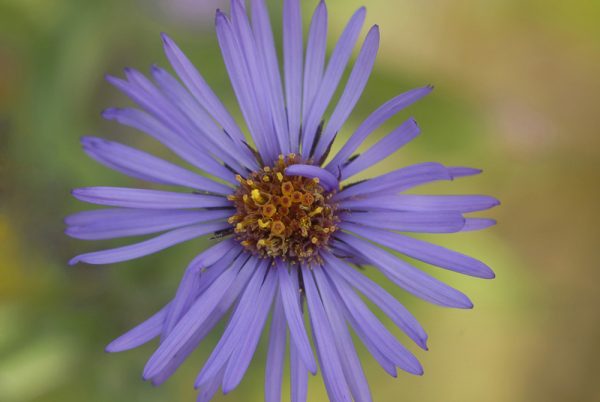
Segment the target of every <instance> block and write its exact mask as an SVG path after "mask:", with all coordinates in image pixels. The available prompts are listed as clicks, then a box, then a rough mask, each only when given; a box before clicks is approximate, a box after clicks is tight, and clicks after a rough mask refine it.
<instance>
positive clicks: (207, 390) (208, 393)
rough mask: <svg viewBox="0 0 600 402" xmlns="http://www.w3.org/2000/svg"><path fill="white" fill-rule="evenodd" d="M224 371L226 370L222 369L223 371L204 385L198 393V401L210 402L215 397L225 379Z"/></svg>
mask: <svg viewBox="0 0 600 402" xmlns="http://www.w3.org/2000/svg"><path fill="white" fill-rule="evenodd" d="M224 371H225V370H221V372H220V373H219V374H218V375H216V376H215V377H214V378H212V379H211V380H210V381H209V382H208V383H207V384H206V385H204V386H203V387H202V389H201V390H200V392H199V393H198V398H197V399H196V402H210V401H211V400H212V399H213V397H214V396H215V394H216V393H217V391H218V390H219V387H220V386H221V382H222V381H223V373H224Z"/></svg>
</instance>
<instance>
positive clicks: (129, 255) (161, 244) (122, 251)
mask: <svg viewBox="0 0 600 402" xmlns="http://www.w3.org/2000/svg"><path fill="white" fill-rule="evenodd" d="M228 227H230V225H229V224H228V223H227V222H220V223H208V224H201V225H193V226H188V227H184V228H181V229H175V230H172V231H170V232H167V233H165V234H162V235H160V236H156V237H154V238H152V239H150V240H146V241H143V242H140V243H135V244H131V245H129V246H123V247H117V248H113V249H108V250H103V251H96V252H92V253H86V254H81V255H78V256H77V257H74V258H72V259H71V260H70V261H69V265H75V264H77V263H78V262H85V263H87V264H112V263H115V262H122V261H129V260H133V259H135V258H140V257H143V256H146V255H149V254H153V253H156V252H158V251H161V250H164V249H166V248H169V247H171V246H174V245H175V244H179V243H183V242H185V241H188V240H192V239H194V238H196V237H200V236H204V235H206V234H209V233H214V232H216V231H218V230H223V229H226V228H228Z"/></svg>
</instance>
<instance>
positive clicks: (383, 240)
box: [340, 223, 494, 279]
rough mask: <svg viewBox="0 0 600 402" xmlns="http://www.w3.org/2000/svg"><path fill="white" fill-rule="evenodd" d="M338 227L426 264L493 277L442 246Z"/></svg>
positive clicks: (350, 226) (351, 226)
mask: <svg viewBox="0 0 600 402" xmlns="http://www.w3.org/2000/svg"><path fill="white" fill-rule="evenodd" d="M340 227H341V228H342V229H344V230H349V231H351V232H354V233H357V234H358V235H360V236H363V237H366V238H368V239H369V240H371V241H373V242H376V243H379V244H381V245H383V246H385V247H389V248H391V249H393V250H396V251H398V252H399V253H402V254H405V255H407V256H409V257H412V258H415V259H417V260H419V261H423V262H425V263H427V264H431V265H435V266H438V267H441V268H445V269H449V270H451V271H455V272H459V273H461V274H464V275H470V276H475V277H478V278H485V279H491V278H493V277H494V272H493V271H492V270H491V269H490V268H489V267H488V266H487V265H485V264H484V263H482V262H481V261H478V260H476V259H474V258H472V257H469V256H467V255H464V254H461V253H458V252H456V251H452V250H449V249H447V248H444V247H442V246H438V245H435V244H431V243H428V242H425V241H423V240H418V239H414V238H412V237H408V236H404V235H402V234H400V233H395V232H389V231H387V230H382V229H375V228H367V227H365V226H362V227H361V226H357V225H355V224H352V223H343V224H341V225H340Z"/></svg>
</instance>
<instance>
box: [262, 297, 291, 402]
mask: <svg viewBox="0 0 600 402" xmlns="http://www.w3.org/2000/svg"><path fill="white" fill-rule="evenodd" d="M286 338H287V328H286V324H285V312H284V311H283V304H282V302H281V296H277V297H276V299H275V307H274V309H273V319H272V320H271V330H270V333H269V351H268V352H267V363H266V366H265V402H280V401H281V381H282V379H283V366H284V362H285V344H286Z"/></svg>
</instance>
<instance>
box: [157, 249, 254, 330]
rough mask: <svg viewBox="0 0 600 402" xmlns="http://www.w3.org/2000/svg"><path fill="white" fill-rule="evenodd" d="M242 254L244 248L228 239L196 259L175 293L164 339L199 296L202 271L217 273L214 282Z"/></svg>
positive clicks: (166, 319)
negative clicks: (198, 290) (226, 256)
mask: <svg viewBox="0 0 600 402" xmlns="http://www.w3.org/2000/svg"><path fill="white" fill-rule="evenodd" d="M241 252H242V248H241V246H240V245H239V244H238V243H236V242H235V240H233V239H227V240H225V241H221V242H219V243H217V244H215V245H214V246H212V247H209V248H208V249H206V250H204V251H203V252H202V253H200V255H198V256H197V257H196V258H194V260H193V261H192V262H191V263H190V264H189V265H188V267H187V269H186V270H185V272H184V274H183V277H182V278H181V282H180V284H179V288H178V289H177V292H176V293H175V297H174V298H173V300H172V301H171V306H170V308H169V311H168V313H167V316H166V318H165V323H164V325H163V330H162V337H163V339H164V338H165V337H166V336H168V335H169V334H170V333H171V331H172V330H173V328H175V325H176V324H177V322H178V321H179V319H180V318H181V317H182V316H183V315H184V314H185V313H186V311H187V309H188V308H189V307H190V305H191V304H192V301H193V299H194V297H195V296H196V295H197V294H196V291H197V289H198V282H199V281H200V275H201V271H204V270H206V269H207V268H209V267H210V272H211V274H213V273H215V275H214V276H215V277H214V279H213V282H214V280H216V279H217V278H218V277H219V276H221V274H222V273H223V272H224V271H225V270H226V269H227V268H229V267H230V265H231V263H232V262H233V260H235V259H236V258H237V257H238V255H239V254H240V253H241ZM225 255H228V256H229V258H225ZM243 261H245V259H243ZM204 276H206V275H204ZM211 276H213V275H211Z"/></svg>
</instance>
